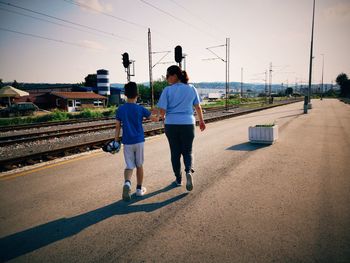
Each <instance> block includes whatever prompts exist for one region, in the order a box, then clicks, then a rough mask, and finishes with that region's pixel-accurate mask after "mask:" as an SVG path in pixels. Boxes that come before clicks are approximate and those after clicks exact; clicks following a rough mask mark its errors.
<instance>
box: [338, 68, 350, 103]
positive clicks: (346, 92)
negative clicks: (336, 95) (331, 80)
mask: <svg viewBox="0 0 350 263" xmlns="http://www.w3.org/2000/svg"><path fill="white" fill-rule="evenodd" d="M335 81H336V82H337V84H338V85H339V86H340V96H341V97H350V80H349V78H348V76H347V75H346V74H345V73H340V74H339V75H338V77H337V78H336V80H335Z"/></svg>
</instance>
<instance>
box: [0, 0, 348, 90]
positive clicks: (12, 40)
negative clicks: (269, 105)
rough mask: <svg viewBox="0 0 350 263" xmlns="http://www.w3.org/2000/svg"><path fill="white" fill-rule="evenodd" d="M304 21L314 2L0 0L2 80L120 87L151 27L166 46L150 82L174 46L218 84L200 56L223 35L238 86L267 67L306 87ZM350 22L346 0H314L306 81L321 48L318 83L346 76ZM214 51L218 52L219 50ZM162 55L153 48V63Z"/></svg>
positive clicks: (195, 74)
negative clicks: (95, 80)
mask: <svg viewBox="0 0 350 263" xmlns="http://www.w3.org/2000/svg"><path fill="white" fill-rule="evenodd" d="M9 4H10V5H9ZM39 13H41V14H39ZM42 14H44V15H46V16H43V15H42ZM47 16H50V17H47ZM53 17H55V18H58V19H59V20H57V19H54V18H53ZM311 19H312V0H283V1H281V0H217V1H213V0H201V1H199V0H128V1H125V0H46V1H42V0H0V61H1V63H0V78H1V79H3V81H13V80H14V79H16V80H17V81H18V82H40V83H79V82H82V81H83V80H84V77H85V76H86V75H87V74H93V73H96V70H97V69H107V70H109V73H110V82H111V83H125V82H126V74H125V72H124V68H123V66H122V60H121V54H122V53H124V52H128V53H129V56H130V59H132V60H135V76H134V77H132V80H133V81H136V82H147V81H149V73H148V39H147V31H148V28H150V29H151V33H152V51H153V52H160V51H171V53H169V54H168V55H167V56H166V57H165V58H164V60H163V62H170V64H157V65H155V66H154V68H153V78H154V79H159V78H161V76H163V75H165V73H166V68H167V67H168V66H170V65H171V64H175V62H174V47H175V46H177V45H181V46H182V48H183V52H184V53H185V54H187V57H186V70H187V72H188V75H189V77H190V81H191V82H213V81H225V63H224V62H223V61H221V60H206V59H208V58H213V57H214V55H213V54H211V53H210V52H209V51H208V50H207V49H206V48H207V47H212V46H218V45H223V44H225V41H226V38H230V71H229V72H230V81H241V68H243V82H245V83H258V82H261V83H262V82H264V78H265V76H264V72H265V70H268V68H269V64H270V63H272V69H273V72H272V83H278V84H280V83H285V84H287V83H288V84H294V83H295V82H298V83H306V82H307V81H308V74H309V56H310V39H311ZM68 22H70V23H68ZM72 23H73V24H72ZM81 25H82V26H83V27H82V26H81ZM349 28H350V0H316V13H315V33H314V60H313V65H314V67H313V83H320V81H321V75H322V58H323V56H322V54H324V81H325V82H326V83H331V82H332V81H334V80H335V78H336V76H337V75H338V74H339V73H341V72H345V73H347V74H350V52H349V43H350V30H349ZM9 30H10V31H9ZM13 31H16V33H15V32H13ZM28 34H30V36H29V35H28ZM212 50H213V51H214V52H216V53H217V54H218V55H219V56H220V57H223V58H225V47H218V48H215V49H212ZM163 55H164V53H155V54H153V55H152V58H153V64H155V63H156V62H157V61H158V60H159V59H161V57H162V56H163Z"/></svg>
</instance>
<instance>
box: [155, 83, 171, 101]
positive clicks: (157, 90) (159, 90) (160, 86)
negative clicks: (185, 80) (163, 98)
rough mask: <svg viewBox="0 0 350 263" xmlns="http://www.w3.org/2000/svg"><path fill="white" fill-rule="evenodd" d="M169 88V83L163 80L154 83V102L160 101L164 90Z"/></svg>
mask: <svg viewBox="0 0 350 263" xmlns="http://www.w3.org/2000/svg"><path fill="white" fill-rule="evenodd" d="M166 86H168V82H167V81H166V80H165V79H164V78H163V79H159V80H156V81H154V82H153V90H154V100H155V101H158V100H159V98H160V95H161V94H162V91H163V89H164V88H165V87H166Z"/></svg>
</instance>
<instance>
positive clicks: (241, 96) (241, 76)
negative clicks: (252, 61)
mask: <svg viewBox="0 0 350 263" xmlns="http://www.w3.org/2000/svg"><path fill="white" fill-rule="evenodd" d="M241 98H243V67H242V68H241Z"/></svg>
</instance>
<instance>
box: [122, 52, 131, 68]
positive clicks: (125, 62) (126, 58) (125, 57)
mask: <svg viewBox="0 0 350 263" xmlns="http://www.w3.org/2000/svg"><path fill="white" fill-rule="evenodd" d="M122 56H123V66H124V68H128V67H129V65H130V60H129V54H128V53H126V52H125V53H124V54H123V55H122Z"/></svg>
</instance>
